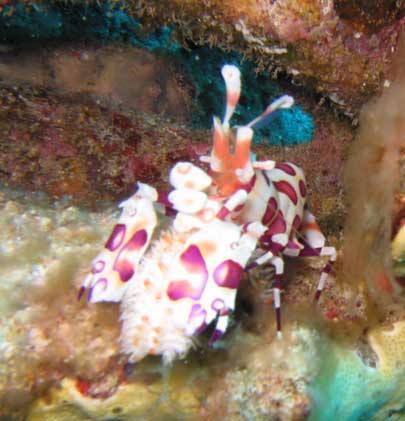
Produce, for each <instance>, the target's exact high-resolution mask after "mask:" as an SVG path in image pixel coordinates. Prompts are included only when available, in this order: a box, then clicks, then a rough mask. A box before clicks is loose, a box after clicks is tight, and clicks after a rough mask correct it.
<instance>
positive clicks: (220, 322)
mask: <svg viewBox="0 0 405 421" xmlns="http://www.w3.org/2000/svg"><path fill="white" fill-rule="evenodd" d="M228 323H229V316H228V315H225V316H219V317H218V319H217V324H216V326H215V330H214V333H213V334H212V336H211V338H210V340H209V341H208V344H209V345H213V344H214V343H215V342H217V341H219V340H220V339H221V338H222V336H223V335H224V333H225V331H226V328H227V327H228Z"/></svg>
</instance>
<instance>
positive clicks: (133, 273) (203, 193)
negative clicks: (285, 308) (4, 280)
mask: <svg viewBox="0 0 405 421" xmlns="http://www.w3.org/2000/svg"><path fill="white" fill-rule="evenodd" d="M222 75H223V78H224V80H225V84H226V97H227V98H226V99H227V104H226V111H225V116H224V118H223V121H222V122H220V121H219V119H218V118H214V144H213V149H212V152H211V155H210V156H207V157H203V158H202V161H204V162H206V163H208V164H209V167H210V169H209V172H208V173H207V172H205V171H203V170H202V169H201V168H199V167H197V166H195V165H193V164H192V163H189V162H179V163H177V164H176V165H175V166H174V167H173V168H172V169H171V171H170V176H169V180H170V184H171V185H172V187H173V190H171V191H170V192H169V193H163V192H157V191H156V190H155V189H154V188H153V187H151V186H149V185H147V184H142V183H138V189H137V191H136V193H135V194H134V195H133V196H132V197H131V198H129V199H128V200H126V201H124V202H123V203H121V204H120V207H121V208H122V212H121V215H120V218H119V220H118V222H117V224H116V225H115V227H114V230H113V232H112V234H111V235H110V238H109V239H108V241H107V242H106V244H105V247H104V249H103V250H102V251H101V253H100V254H99V255H98V256H97V257H96V258H95V259H94V260H93V264H92V270H91V273H90V274H89V275H88V276H87V277H86V278H85V280H84V283H83V286H82V288H81V290H80V293H79V298H80V297H81V296H82V295H83V294H84V293H85V291H86V290H87V291H88V296H87V299H88V301H89V302H98V301H121V319H122V332H121V339H120V340H121V345H122V349H123V351H124V352H125V353H128V354H129V358H130V361H133V362H134V361H138V360H140V359H142V358H143V357H145V356H146V355H148V354H153V355H162V356H163V359H164V361H165V362H170V361H172V360H173V359H174V358H175V357H181V356H183V355H185V354H186V353H187V351H188V350H189V348H190V347H191V346H192V344H193V338H194V337H195V335H197V334H199V333H200V332H202V331H203V330H204V329H205V328H206V327H207V326H208V325H209V324H210V323H211V322H213V321H215V330H214V333H213V334H212V337H211V339H210V343H214V342H215V341H217V340H218V339H219V338H221V336H222V335H223V334H224V332H225V331H226V328H227V325H228V322H229V315H230V314H231V312H232V311H233V310H234V308H235V298H236V293H237V289H238V286H239V282H240V279H241V276H242V274H243V272H244V271H247V270H249V269H251V268H252V267H254V266H257V265H263V264H271V265H273V266H274V268H275V280H274V288H273V294H274V306H275V313H276V323H277V334H278V336H279V337H280V336H281V313H280V290H281V287H282V276H283V272H284V261H283V255H287V256H328V257H329V261H328V263H327V264H326V266H325V267H324V268H323V270H322V273H321V278H320V281H319V284H318V288H317V291H316V295H315V299H316V300H318V299H319V296H320V294H321V292H322V289H323V287H324V284H325V281H326V278H327V276H328V273H329V272H330V270H331V265H332V263H333V262H334V261H335V259H336V251H335V249H334V248H333V247H325V237H324V236H323V235H322V233H321V232H320V229H319V226H318V225H317V223H316V221H315V218H314V217H313V215H312V214H311V213H310V212H309V211H308V210H307V208H306V185H305V178H304V174H303V171H302V170H301V169H300V168H299V167H297V166H296V165H294V164H291V163H276V162H274V161H261V162H252V161H251V159H250V146H251V142H252V137H253V127H254V126H255V125H256V124H257V123H259V122H260V121H262V120H263V119H264V118H266V117H267V116H268V115H269V114H271V113H272V112H274V111H275V110H277V109H281V108H289V107H291V106H292V105H293V102H294V101H293V99H292V98H291V97H289V96H282V97H281V98H279V99H278V100H276V101H274V102H273V103H271V104H270V105H269V106H268V107H267V109H266V110H265V111H264V113H263V114H261V115H260V116H259V117H257V118H256V119H255V120H253V121H252V122H250V123H249V124H247V125H246V126H242V127H236V128H230V126H229V121H230V119H231V117H232V114H233V111H234V109H235V107H236V105H237V103H238V101H239V96H240V89H241V79H240V72H239V70H238V68H236V67H235V66H231V65H225V66H224V67H223V68H222ZM231 143H232V145H231ZM158 215H160V218H159V220H158ZM298 235H299V238H298ZM253 255H256V256H257V255H258V256H259V257H257V258H255V259H254V258H253V257H252V256H253Z"/></svg>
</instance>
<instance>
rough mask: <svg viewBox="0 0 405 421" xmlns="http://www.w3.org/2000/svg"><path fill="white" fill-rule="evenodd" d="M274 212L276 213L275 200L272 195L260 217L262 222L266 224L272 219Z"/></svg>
mask: <svg viewBox="0 0 405 421" xmlns="http://www.w3.org/2000/svg"><path fill="white" fill-rule="evenodd" d="M276 213H277V201H276V199H274V197H272V198H271V199H270V200H269V201H268V202H267V208H266V212H265V213H264V215H263V218H262V224H263V225H268V224H269V222H271V221H272V220H273V219H274V216H275V215H276Z"/></svg>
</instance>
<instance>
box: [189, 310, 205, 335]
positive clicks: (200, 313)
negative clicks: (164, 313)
mask: <svg viewBox="0 0 405 421" xmlns="http://www.w3.org/2000/svg"><path fill="white" fill-rule="evenodd" d="M206 317H207V311H206V310H204V309H203V308H202V306H201V305H200V304H194V305H193V307H191V311H190V315H189V316H188V323H191V324H192V323H195V319H198V322H200V325H199V326H198V327H197V328H196V330H195V331H194V334H196V335H198V334H200V333H202V332H203V331H204V330H205V328H206V327H207V323H205V318H206Z"/></svg>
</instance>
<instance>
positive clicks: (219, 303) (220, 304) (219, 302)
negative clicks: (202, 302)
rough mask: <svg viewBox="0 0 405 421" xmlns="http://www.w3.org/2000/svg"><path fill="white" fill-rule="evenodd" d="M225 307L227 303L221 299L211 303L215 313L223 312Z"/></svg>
mask: <svg viewBox="0 0 405 421" xmlns="http://www.w3.org/2000/svg"><path fill="white" fill-rule="evenodd" d="M224 307H225V303H224V300H222V299H221V298H216V299H215V300H214V301H213V302H212V303H211V308H212V309H213V310H214V311H221V310H222V309H223V308H224Z"/></svg>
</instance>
